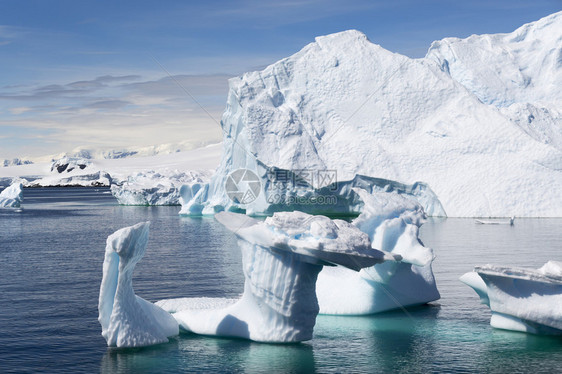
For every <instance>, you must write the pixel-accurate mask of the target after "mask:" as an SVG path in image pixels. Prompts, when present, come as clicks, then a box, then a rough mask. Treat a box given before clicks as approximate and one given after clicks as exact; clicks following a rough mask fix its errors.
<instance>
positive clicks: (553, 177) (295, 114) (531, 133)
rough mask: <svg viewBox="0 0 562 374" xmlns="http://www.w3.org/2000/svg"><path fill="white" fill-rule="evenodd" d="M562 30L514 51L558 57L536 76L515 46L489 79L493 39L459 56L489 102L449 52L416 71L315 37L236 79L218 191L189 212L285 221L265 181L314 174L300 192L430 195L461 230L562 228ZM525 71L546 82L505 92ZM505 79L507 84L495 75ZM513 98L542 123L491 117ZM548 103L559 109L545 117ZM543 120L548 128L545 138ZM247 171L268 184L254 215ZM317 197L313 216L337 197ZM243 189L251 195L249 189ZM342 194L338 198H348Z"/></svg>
mask: <svg viewBox="0 0 562 374" xmlns="http://www.w3.org/2000/svg"><path fill="white" fill-rule="evenodd" d="M546 24H549V26H548V28H547V27H546ZM561 28H562V13H557V14H555V15H553V16H551V17H549V18H547V19H545V20H541V21H538V22H536V23H533V24H530V25H526V26H525V30H526V32H525V38H524V40H525V42H524V43H519V44H517V45H516V46H515V44H514V48H513V50H515V47H517V48H519V49H518V50H517V54H516V56H521V57H522V56H533V57H529V58H530V59H535V55H534V54H533V52H534V49H533V48H534V46H536V45H540V46H541V47H540V50H541V51H544V52H545V53H547V54H548V56H546V55H545V56H546V57H547V58H544V59H542V57H543V55H542V54H541V55H537V56H536V61H535V60H533V61H535V62H533V64H531V63H530V62H529V63H527V62H525V61H522V62H521V63H520V64H519V65H517V64H515V65H513V64H512V62H513V58H514V56H515V54H512V53H510V51H511V49H510V50H504V49H503V48H504V46H506V45H507V44H502V43H499V44H497V43H496V44H495V47H493V48H488V47H486V48H487V49H486V51H489V52H490V56H491V57H490V61H492V60H493V62H494V65H489V68H488V65H486V63H482V62H481V61H480V60H479V58H480V54H479V53H477V51H479V49H478V47H479V46H480V44H482V43H485V42H487V40H488V39H490V38H489V37H487V36H483V37H481V38H480V39H479V38H472V39H471V38H469V39H467V40H466V41H463V43H464V44H462V43H459V45H460V44H462V45H469V47H470V48H469V47H467V48H466V49H463V51H464V52H463V53H464V54H463V56H464V55H467V56H475V57H474V58H472V60H470V61H471V63H472V62H473V63H474V64H480V65H486V66H485V67H483V68H482V69H488V70H490V73H489V74H488V73H486V74H483V75H482V76H483V77H484V78H486V79H484V80H480V81H481V82H483V83H482V84H483V85H484V86H485V87H491V88H490V89H489V90H487V91H486V93H485V94H482V95H481V94H480V93H479V92H480V90H479V89H477V88H476V86H475V85H473V86H469V85H468V84H467V83H466V80H464V79H462V76H459V75H456V74H454V70H455V69H457V70H461V68H457V67H456V66H458V64H457V65H454V64H453V62H451V61H450V60H451V58H449V57H447V56H448V55H447V56H446V57H441V55H439V53H441V52H442V51H443V50H444V49H445V47H443V48H439V45H441V46H443V45H445V44H446V43H445V42H441V44H434V45H433V47H432V50H431V51H430V53H429V54H428V56H427V57H426V58H423V59H410V58H408V57H406V56H402V55H399V54H396V53H392V52H390V51H387V50H385V49H383V48H382V47H380V46H378V45H376V44H373V43H371V42H370V41H369V40H368V39H367V38H366V36H365V35H363V34H362V33H360V32H358V31H353V30H351V31H345V32H341V33H337V34H333V35H327V36H322V37H318V38H316V40H315V42H313V43H311V44H309V45H307V46H306V47H304V48H303V49H302V50H301V51H299V52H298V53H296V54H294V55H293V56H290V57H288V58H285V59H283V60H280V61H278V62H276V63H274V64H272V65H270V66H268V67H267V68H265V69H264V70H263V71H256V72H250V73H246V74H244V75H243V76H241V77H238V78H233V79H231V80H230V82H229V85H230V88H229V93H228V98H227V106H226V110H225V112H224V114H223V117H222V122H221V124H222V127H223V130H224V134H225V135H224V142H223V144H224V154H223V158H222V161H221V164H220V166H219V168H218V169H217V173H216V174H215V177H214V178H213V179H212V181H211V183H210V184H209V185H208V186H207V187H206V188H202V189H201V190H200V191H199V193H198V194H197V195H196V196H195V198H194V199H193V200H192V201H190V202H189V203H188V204H186V205H184V207H183V208H182V212H183V213H186V214H194V213H195V214H196V213H201V212H202V213H204V214H213V213H214V212H216V211H220V210H223V209H224V210H233V211H236V210H239V209H243V210H245V211H246V212H247V213H252V214H260V213H271V211H272V210H273V211H275V210H276V208H275V207H272V205H273V204H274V201H275V200H274V201H273V202H272V201H270V197H271V196H272V192H271V191H270V190H271V189H272V188H277V189H279V188H278V187H277V186H274V184H275V183H274V182H275V178H274V179H272V178H270V177H269V174H268V173H269V171H270V170H271V169H272V168H273V169H275V170H280V171H282V172H283V174H284V176H286V177H288V178H293V176H294V175H296V176H302V175H303V174H305V177H304V178H303V179H307V177H308V176H310V175H311V174H312V177H313V178H317V179H321V177H322V175H325V174H326V173H327V174H330V173H331V174H332V175H335V176H336V178H337V181H338V182H345V181H351V180H353V179H354V178H355V177H356V176H357V175H364V176H368V177H374V178H381V179H385V180H390V181H399V182H400V183H404V184H405V185H413V184H415V182H417V181H422V182H425V183H426V186H428V187H430V189H431V190H432V192H433V193H434V194H433V195H434V196H435V197H437V198H438V201H439V202H440V205H442V207H443V208H444V212H446V213H447V215H448V216H453V217H490V216H493V217H510V216H512V215H516V216H520V217H525V216H535V217H539V216H550V217H556V216H562V195H561V194H560V193H558V191H560V190H562V166H561V165H562V149H560V148H559V147H556V146H554V145H555V144H557V143H556V142H557V141H558V140H556V141H555V140H554V138H556V139H559V137H560V135H559V134H562V131H561V127H560V121H559V120H558V119H557V118H560V110H559V108H560V102H559V101H558V98H559V97H560V92H562V91H561V90H560V87H562V85H561V84H558V82H559V80H560V77H561V71H562V65H561V64H559V59H557V58H556V56H557V53H558V52H557V51H559V49H560V46H559V42H558V36H559V35H560V34H561V32H560V29H561ZM543 29H544V30H543ZM547 33H549V34H548V35H546V34H547ZM516 34H517V35H519V31H518V32H516V33H515V34H514V35H513V37H510V36H505V37H504V36H502V37H501V38H504V39H505V40H508V39H509V38H512V39H513V40H514V41H513V43H516V41H517V37H516V36H517V35H516ZM501 38H499V37H498V39H501ZM504 39H502V40H504ZM462 45H461V46H460V47H459V48H461V49H462V48H464V47H462ZM506 48H507V47H506ZM473 49H474V51H472V50H473ZM443 53H445V52H443ZM455 53H456V52H455ZM459 53H460V52H459ZM541 53H542V52H541ZM492 54H493V56H492ZM451 55H452V56H456V54H454V53H453V54H451ZM445 60H447V61H448V62H447V64H448V65H447V64H445ZM486 61H488V60H486ZM480 65H478V66H480ZM446 66H448V67H449V69H447V68H446ZM478 66H476V65H474V66H473V65H470V66H468V64H466V65H465V68H463V69H464V70H462V72H463V73H462V74H465V75H469V74H473V72H474V71H475V69H477V68H478ZM518 66H519V67H521V71H522V72H523V73H521V74H535V75H537V76H538V75H541V74H542V72H543V71H547V72H548V74H547V73H545V74H546V76H545V77H542V76H541V78H540V79H538V78H537V79H536V80H534V78H533V76H531V78H532V79H531V80H525V79H523V81H522V82H523V83H525V82H527V83H529V84H527V83H525V84H522V85H516V87H512V85H511V83H509V82H508V81H509V80H510V79H511V78H512V74H511V73H512V72H513V74H516V73H518V72H520V70H518V69H519V68H518ZM504 67H505V68H506V72H505V74H504V73H503V69H504ZM508 70H509V73H508ZM494 71H500V72H502V73H501V74H499V75H493V74H492V73H493V72H494ZM533 72H535V73H533ZM474 74H476V73H474ZM474 74H473V75H474ZM550 76H552V77H553V80H551V79H550ZM488 78H489V79H488ZM554 78H555V79H554ZM496 81H498V82H500V83H498V84H496V83H494V82H496ZM519 81H521V79H519ZM551 82H554V83H551ZM543 83H544V85H545V87H546V86H548V88H547V89H544V94H543V93H541V92H542V91H541V89H540V88H538V87H539V86H540V87H542V86H543ZM533 87H537V88H536V89H535V88H533ZM516 91H517V92H524V93H525V94H521V95H520V94H519V93H517V92H516ZM554 91H555V92H556V94H553V95H551V93H552V92H554ZM506 95H507V96H506ZM506 97H507V98H508V99H509V100H511V99H510V98H517V100H522V101H519V102H517V103H515V104H517V105H524V106H525V107H524V108H519V109H518V110H519V111H520V112H521V111H523V112H525V111H527V109H526V108H527V106H526V105H527V103H531V106H532V107H529V108H531V109H529V110H530V111H531V112H532V113H534V114H532V115H528V116H527V117H521V116H520V115H519V114H518V115H516V116H514V115H512V114H511V112H510V113H507V112H505V111H503V109H501V108H499V107H498V106H496V105H494V104H495V103H499V102H505V101H506V100H507V99H506ZM543 99H545V100H547V99H548V100H550V101H549V102H550V103H552V102H554V103H555V105H550V104H548V105H546V106H544V105H542V104H540V101H541V100H543ZM545 107H546V108H547V112H545V111H544V110H543V109H544V108H545ZM533 108H534V109H533ZM513 110H515V107H514V108H513ZM539 118H542V119H541V120H540V121H539V122H540V126H539V127H538V128H535V125H534V124H535V123H537V124H538V122H537V121H538V119H539ZM523 120H525V121H531V122H532V123H533V125H530V126H527V125H525V126H526V128H527V130H524V131H522V127H521V126H522V123H523V122H522V121H523ZM537 134H539V135H540V134H542V135H541V136H543V135H544V138H541V137H540V136H539V135H537ZM545 139H546V141H545ZM241 169H245V170H249V171H251V172H252V173H253V174H254V175H255V176H257V180H258V181H259V183H260V184H261V189H257V190H256V191H255V192H254V191H253V189H250V190H251V191H250V192H252V193H253V194H254V195H257V196H255V198H254V199H253V200H252V201H246V203H245V204H239V203H236V202H233V201H232V199H231V197H229V192H232V191H231V190H229V187H231V186H232V183H230V182H231V179H233V173H236V172H237V170H241ZM229 178H230V179H229ZM539 180H540V181H541V183H537V182H536V181H539ZM236 182H238V180H236ZM242 182H246V181H242ZM281 184H283V183H281ZM312 186H313V189H312V190H310V189H309V190H308V192H302V196H304V197H305V198H306V199H305V203H306V204H308V205H310V206H314V205H315V204H316V201H317V200H318V199H316V197H318V196H324V194H323V193H322V192H319V191H318V190H319V189H321V188H323V187H326V185H324V184H322V183H320V184H316V185H315V184H314V183H312ZM235 187H238V188H247V186H243V183H242V185H238V184H236V185H235ZM293 187H294V186H293V184H292V181H291V183H289V186H288V187H287V188H285V187H282V189H281V191H280V195H281V196H285V195H288V196H289V197H295V196H296V197H297V198H300V197H301V193H300V192H299V191H294V190H295V188H293ZM257 191H259V193H256V192H257ZM268 191H269V192H268ZM241 192H244V191H241ZM336 192H337V191H332V192H331V195H336V196H337V193H336ZM307 194H308V195H307ZM310 197H313V198H314V199H310ZM338 199H339V197H338ZM293 200H294V198H293ZM322 200H323V201H326V199H324V198H323V199H322ZM420 202H421V201H420ZM422 206H424V204H423V203H422ZM424 207H425V206H424ZM292 208H298V209H301V207H296V206H294V205H291V204H289V205H287V206H286V207H285V209H286V210H290V209H292ZM316 208H318V210H316V211H322V212H325V213H328V212H329V210H330V209H331V208H334V210H333V211H334V212H337V213H340V212H341V209H340V208H341V206H340V205H338V204H323V205H321V206H319V205H318V204H316ZM309 211H312V207H310V210H309ZM428 213H429V214H432V215H433V214H434V213H432V212H430V211H429V210H428ZM437 214H439V213H438V212H436V213H435V215H437Z"/></svg>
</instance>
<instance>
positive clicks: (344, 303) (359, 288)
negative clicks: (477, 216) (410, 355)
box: [316, 189, 440, 315]
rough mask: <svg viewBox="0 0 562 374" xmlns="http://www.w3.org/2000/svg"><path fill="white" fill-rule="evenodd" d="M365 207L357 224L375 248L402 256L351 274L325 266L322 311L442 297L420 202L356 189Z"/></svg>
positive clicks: (366, 309)
mask: <svg viewBox="0 0 562 374" xmlns="http://www.w3.org/2000/svg"><path fill="white" fill-rule="evenodd" d="M355 192H356V193H357V194H359V196H360V197H361V199H362V201H363V203H364V206H363V211H362V213H361V215H360V216H359V217H357V218H356V219H355V220H354V221H353V222H352V223H353V225H355V226H357V227H358V228H359V229H361V231H363V232H365V233H367V234H368V235H369V237H370V239H371V241H372V246H373V248H377V249H380V250H383V251H386V252H390V253H391V254H393V255H398V256H400V257H401V258H402V261H401V262H385V263H383V264H378V265H376V266H371V267H367V268H364V269H362V270H361V271H360V272H352V271H349V270H347V269H344V268H341V267H336V268H324V270H322V272H321V273H320V275H319V276H318V282H317V284H316V293H317V295H318V302H319V304H320V313H323V314H351V315H359V314H371V313H378V312H383V311H387V310H391V309H397V308H402V307H408V306H413V305H419V304H425V303H428V302H430V301H434V300H437V299H439V297H440V295H439V292H438V290H437V287H436V284H435V278H434V276H433V272H432V269H431V264H432V262H433V259H434V256H433V251H432V249H431V248H427V247H425V246H424V245H423V244H422V243H421V241H420V240H419V238H418V233H419V227H420V226H421V225H422V223H423V221H424V218H425V213H424V211H423V209H422V207H421V206H420V204H419V203H417V202H416V201H415V200H413V199H411V198H408V196H404V195H401V194H398V193H385V192H376V191H374V192H372V193H368V192H367V191H365V190H362V189H355Z"/></svg>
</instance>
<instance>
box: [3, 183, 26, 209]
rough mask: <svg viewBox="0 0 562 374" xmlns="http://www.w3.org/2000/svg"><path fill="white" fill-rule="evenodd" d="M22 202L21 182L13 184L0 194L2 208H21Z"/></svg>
mask: <svg viewBox="0 0 562 374" xmlns="http://www.w3.org/2000/svg"><path fill="white" fill-rule="evenodd" d="M22 201H23V189H22V184H21V182H19V181H16V182H13V183H12V184H11V185H10V186H8V187H6V188H4V190H2V192H0V208H19V207H20V205H21V202H22Z"/></svg>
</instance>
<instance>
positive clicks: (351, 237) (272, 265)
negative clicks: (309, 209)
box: [158, 211, 400, 343]
mask: <svg viewBox="0 0 562 374" xmlns="http://www.w3.org/2000/svg"><path fill="white" fill-rule="evenodd" d="M216 218H217V220H218V221H219V222H221V223H222V224H224V225H225V226H226V227H227V228H228V229H230V230H232V231H233V232H234V233H235V234H236V236H237V237H238V238H239V242H238V243H239V245H240V248H241V250H242V263H243V270H244V276H245V284H244V293H243V295H242V297H241V299H240V300H238V301H237V302H236V303H234V304H231V301H230V300H225V299H217V300H215V301H213V300H212V299H207V298H204V299H201V298H196V299H187V298H183V299H179V300H164V301H160V302H158V305H160V306H162V307H163V308H165V309H166V310H167V311H169V312H172V313H174V314H173V316H174V317H175V318H176V320H177V321H178V323H179V324H180V326H181V328H182V329H185V330H187V331H192V332H195V333H198V334H204V335H217V336H230V337H239V338H245V339H250V340H254V341H260V342H276V343H290V342H299V341H304V340H309V339H311V338H312V332H313V328H314V324H315V322H316V316H317V314H318V311H319V307H318V302H317V299H316V293H315V283H316V279H317V276H318V273H319V272H320V270H322V266H323V265H336V264H340V265H343V266H346V267H349V268H352V269H356V270H358V269H360V268H363V267H366V266H372V265H374V264H375V263H381V262H384V261H386V260H391V261H395V260H397V259H399V258H400V257H399V256H395V255H392V254H388V253H385V252H381V251H378V250H375V249H372V248H371V242H370V240H369V237H368V236H367V235H366V234H365V233H363V232H361V231H360V230H359V229H358V228H356V227H355V226H353V225H351V224H350V223H348V222H345V221H342V220H331V219H329V218H327V217H324V216H312V215H309V214H306V213H303V212H298V211H295V212H282V213H275V214H274V215H273V216H272V217H269V218H267V219H266V220H265V222H260V221H257V220H255V219H253V218H250V217H248V216H246V215H242V214H236V213H230V212H222V213H219V214H217V215H216ZM208 306H211V307H213V308H212V309H208V308H207V307H208ZM225 306H226V307H225ZM215 307H219V308H218V309H215Z"/></svg>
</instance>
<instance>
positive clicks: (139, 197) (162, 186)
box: [111, 170, 211, 205]
mask: <svg viewBox="0 0 562 374" xmlns="http://www.w3.org/2000/svg"><path fill="white" fill-rule="evenodd" d="M210 176H211V172H210V171H188V172H179V171H177V170H174V171H172V172H169V173H166V172H162V173H157V172H155V171H148V172H137V173H133V174H132V175H130V176H129V177H128V178H127V180H126V181H124V182H123V183H121V184H112V185H111V193H112V194H113V196H114V197H115V198H116V199H117V201H118V202H119V204H121V205H180V204H181V201H182V199H183V200H190V199H191V198H192V197H193V195H194V194H195V193H197V191H198V190H199V188H200V187H201V185H202V184H203V183H204V182H207V181H208V180H209V179H210Z"/></svg>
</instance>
